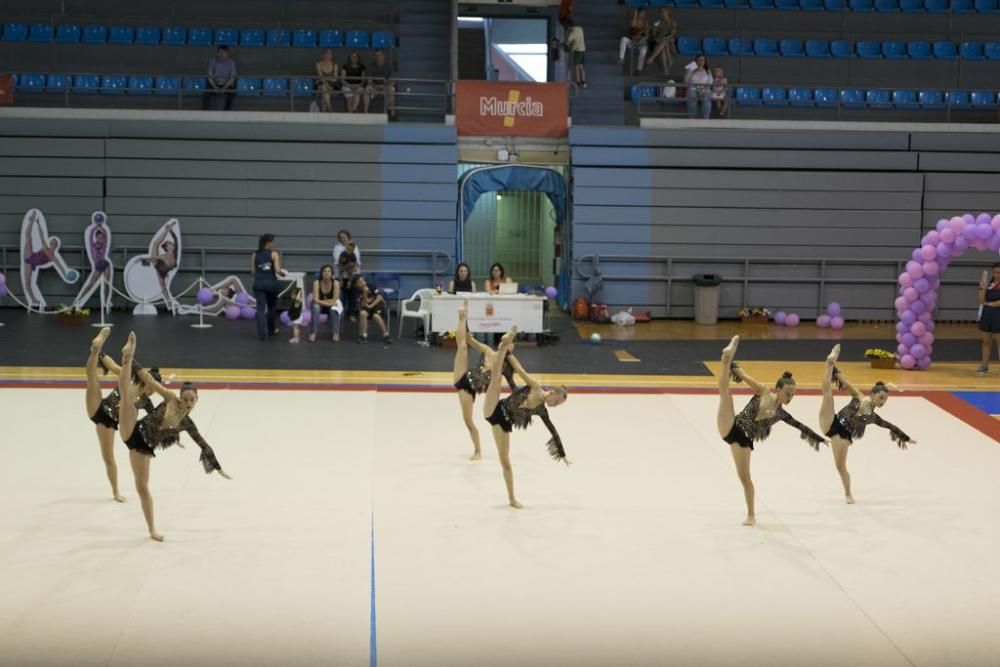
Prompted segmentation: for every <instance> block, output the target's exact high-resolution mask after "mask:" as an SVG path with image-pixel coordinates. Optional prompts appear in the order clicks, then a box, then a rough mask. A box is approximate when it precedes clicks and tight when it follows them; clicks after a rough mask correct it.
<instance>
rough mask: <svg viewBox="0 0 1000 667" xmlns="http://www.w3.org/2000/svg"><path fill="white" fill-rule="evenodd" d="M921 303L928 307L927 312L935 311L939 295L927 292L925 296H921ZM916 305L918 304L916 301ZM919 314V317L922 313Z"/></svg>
mask: <svg viewBox="0 0 1000 667" xmlns="http://www.w3.org/2000/svg"><path fill="white" fill-rule="evenodd" d="M919 301H920V303H922V304H924V305H925V306H927V308H926V310H928V311H929V310H933V309H934V306H936V305H937V294H935V293H934V292H925V293H924V294H921V295H920V299H919ZM914 303H917V302H916V301H914ZM917 314H918V315H919V314H920V313H917Z"/></svg>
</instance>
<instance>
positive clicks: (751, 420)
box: [723, 394, 824, 451]
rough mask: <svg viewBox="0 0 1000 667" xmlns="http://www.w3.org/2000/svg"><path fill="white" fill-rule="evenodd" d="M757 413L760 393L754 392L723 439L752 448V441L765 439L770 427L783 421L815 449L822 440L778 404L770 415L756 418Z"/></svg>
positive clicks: (768, 434)
mask: <svg viewBox="0 0 1000 667" xmlns="http://www.w3.org/2000/svg"><path fill="white" fill-rule="evenodd" d="M759 414H760V395H759V394H755V395H754V397H753V398H751V399H750V400H749V401H748V402H747V404H746V406H745V407H744V408H743V409H742V410H741V411H740V413H739V414H738V415H736V420H735V421H734V422H733V427H732V429H730V431H729V434H728V435H727V436H726V437H725V438H723V439H724V440H725V441H726V442H728V443H730V444H738V445H739V446H740V447H749V448H750V449H753V443H754V442H761V441H764V440H766V439H767V438H768V436H770V435H771V427H772V426H774V424H776V423H777V422H779V421H783V422H785V423H786V424H788V425H789V426H791V427H792V428H795V429H798V431H799V433H800V434H801V436H802V439H803V440H805V441H806V442H808V443H809V445H810V446H811V447H812V448H813V449H815V450H817V451H818V450H819V443H821V442H823V440H824V438H823V436H821V435H820V434H819V433H816V432H815V431H813V430H812V429H811V428H809V427H808V426H806V425H805V424H803V423H802V422H800V421H798V420H797V419H795V417H792V415H790V414H789V413H788V412H787V411H786V410H785V408H784V407H782V406H780V405H779V406H777V407H776V408H775V411H774V414H773V415H772V416H770V417H767V418H765V419H757V416H758V415H759Z"/></svg>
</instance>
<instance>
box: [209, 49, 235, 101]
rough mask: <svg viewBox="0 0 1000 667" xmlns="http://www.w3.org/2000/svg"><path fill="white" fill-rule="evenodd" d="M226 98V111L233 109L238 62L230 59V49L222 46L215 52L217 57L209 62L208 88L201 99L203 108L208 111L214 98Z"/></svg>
mask: <svg viewBox="0 0 1000 667" xmlns="http://www.w3.org/2000/svg"><path fill="white" fill-rule="evenodd" d="M214 95H225V96H226V111H229V110H230V109H232V108H233V100H235V99H236V61H235V60H233V59H232V58H230V57H229V47H227V46H225V45H222V46H220V47H219V48H218V49H216V50H215V57H214V58H212V59H211V60H210V61H208V88H207V89H206V90H205V94H204V95H203V96H202V99H201V108H202V109H206V110H207V109H208V108H209V106H210V105H211V103H212V96H214Z"/></svg>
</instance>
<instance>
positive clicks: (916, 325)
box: [896, 213, 1000, 369]
mask: <svg viewBox="0 0 1000 667" xmlns="http://www.w3.org/2000/svg"><path fill="white" fill-rule="evenodd" d="M969 248H975V249H976V250H991V251H993V252H997V251H998V250H1000V215H996V216H993V217H990V215H989V214H987V213H980V214H979V215H978V216H973V215H971V214H968V213H967V214H965V215H963V216H961V217H959V216H956V217H954V218H951V219H950V220H939V221H938V223H937V225H936V226H935V228H934V230H933V231H930V232H927V234H925V235H924V237H923V238H922V239H920V247H919V248H917V249H915V250H914V251H913V255H912V258H911V260H910V261H909V262H907V263H906V270H904V271H903V272H902V273H901V274H899V296H898V297H897V299H896V315H897V317H898V318H899V321H898V322H897V324H896V342H897V343H898V344H899V345H898V347H897V348H896V352H897V354H898V355H899V365H900V366H902V367H903V368H906V369H914V368H918V369H924V368H928V367H930V365H931V354H932V352H933V351H934V316H933V313H934V308H935V306H937V299H938V290H939V289H940V287H941V278H940V274H941V272H942V271H944V270H945V269H946V268H948V263H949V262H950V261H951V260H952V259H953V258H955V257H959V256H961V254H962V253H964V252H965V251H966V250H968V249H969Z"/></svg>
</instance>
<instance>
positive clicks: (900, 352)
mask: <svg viewBox="0 0 1000 667" xmlns="http://www.w3.org/2000/svg"><path fill="white" fill-rule="evenodd" d="M909 351H910V348H908V347H906V346H905V345H903V344H902V343H900V344H899V345H897V346H896V354H897V355H899V356H900V357H901V356H903V355H904V354H906V353H907V352H909Z"/></svg>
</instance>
